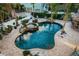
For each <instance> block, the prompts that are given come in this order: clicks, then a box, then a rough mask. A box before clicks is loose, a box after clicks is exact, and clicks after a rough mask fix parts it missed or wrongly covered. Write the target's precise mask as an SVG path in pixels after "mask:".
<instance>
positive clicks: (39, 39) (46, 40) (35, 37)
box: [15, 23, 62, 49]
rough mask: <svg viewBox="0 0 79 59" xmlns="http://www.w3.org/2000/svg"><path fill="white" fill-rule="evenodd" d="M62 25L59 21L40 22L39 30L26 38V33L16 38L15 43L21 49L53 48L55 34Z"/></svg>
mask: <svg viewBox="0 0 79 59" xmlns="http://www.w3.org/2000/svg"><path fill="white" fill-rule="evenodd" d="M61 28H62V26H61V25H60V24H58V23H52V24H50V23H40V24H39V30H38V31H36V32H33V33H32V34H31V35H30V37H29V38H27V39H24V37H23V35H25V34H26V35H27V34H28V33H24V34H22V35H20V36H19V37H17V38H16V40H15V45H16V46H17V47H18V48H20V49H33V48H40V49H51V48H53V47H54V46H55V41H54V35H55V33H56V32H57V31H58V30H60V29H61Z"/></svg>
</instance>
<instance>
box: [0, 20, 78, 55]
mask: <svg viewBox="0 0 79 59" xmlns="http://www.w3.org/2000/svg"><path fill="white" fill-rule="evenodd" d="M56 22H58V23H60V24H62V25H63V24H64V22H63V21H61V20H56ZM65 31H66V32H67V34H64V35H63V38H62V37H61V35H60V33H61V30H60V31H58V32H57V33H56V34H55V37H54V38H55V47H54V48H52V49H50V50H44V49H38V48H37V49H31V50H30V51H31V53H33V54H34V53H37V52H39V55H40V56H42V55H45V56H47V55H49V56H69V55H70V54H71V53H72V52H73V51H74V48H75V46H76V45H78V44H79V39H78V36H79V33H78V32H75V31H74V30H73V29H71V24H70V22H67V24H66V26H65ZM73 33H75V34H76V35H75V34H73ZM19 34H20V33H19V27H18V28H17V29H14V30H13V31H12V32H11V33H10V34H8V35H6V36H4V38H3V40H1V41H0V51H1V54H2V55H6V56H22V50H21V49H19V48H17V47H16V46H15V43H14V41H15V39H16V37H17V36H18V35H19ZM75 40H77V41H76V43H75ZM78 46H79V45H78Z"/></svg>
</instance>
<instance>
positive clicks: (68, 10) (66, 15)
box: [61, 3, 71, 34]
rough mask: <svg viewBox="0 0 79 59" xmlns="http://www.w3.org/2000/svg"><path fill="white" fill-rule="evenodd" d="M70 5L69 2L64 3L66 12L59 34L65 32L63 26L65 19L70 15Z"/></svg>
mask: <svg viewBox="0 0 79 59" xmlns="http://www.w3.org/2000/svg"><path fill="white" fill-rule="evenodd" d="M70 7H71V4H69V3H68V4H66V5H65V9H66V13H65V15H64V18H63V20H64V25H63V28H62V32H61V34H63V33H65V30H64V27H65V25H66V21H67V20H68V18H69V16H70V15H71V12H70V11H71V9H70Z"/></svg>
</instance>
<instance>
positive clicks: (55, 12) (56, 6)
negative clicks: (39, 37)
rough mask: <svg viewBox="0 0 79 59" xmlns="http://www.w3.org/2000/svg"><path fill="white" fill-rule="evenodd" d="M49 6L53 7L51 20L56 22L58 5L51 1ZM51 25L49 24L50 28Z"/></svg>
mask: <svg viewBox="0 0 79 59" xmlns="http://www.w3.org/2000/svg"><path fill="white" fill-rule="evenodd" d="M49 6H50V9H51V19H50V21H51V23H52V22H54V18H53V17H54V15H55V16H56V14H57V8H58V5H57V4H56V3H51V4H49ZM50 26H51V24H50ZM50 26H49V28H50Z"/></svg>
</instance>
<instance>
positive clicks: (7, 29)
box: [5, 25, 12, 33]
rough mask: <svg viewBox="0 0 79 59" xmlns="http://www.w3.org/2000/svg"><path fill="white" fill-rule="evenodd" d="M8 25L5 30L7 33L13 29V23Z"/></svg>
mask: <svg viewBox="0 0 79 59" xmlns="http://www.w3.org/2000/svg"><path fill="white" fill-rule="evenodd" d="M7 27H8V28H5V32H6V33H10V32H11V31H12V26H11V25H8V26H7Z"/></svg>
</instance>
